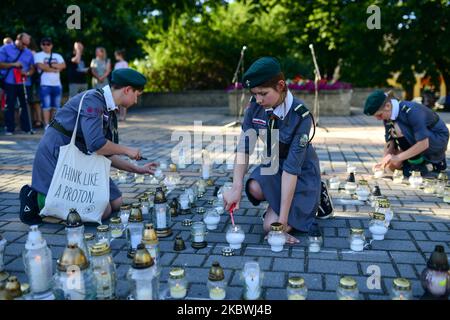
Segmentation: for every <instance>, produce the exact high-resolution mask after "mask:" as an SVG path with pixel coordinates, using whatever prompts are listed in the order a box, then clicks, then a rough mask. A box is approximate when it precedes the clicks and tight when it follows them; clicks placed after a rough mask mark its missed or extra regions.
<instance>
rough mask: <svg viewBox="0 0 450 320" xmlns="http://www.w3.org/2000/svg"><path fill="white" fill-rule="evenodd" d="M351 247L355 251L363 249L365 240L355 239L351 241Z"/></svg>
mask: <svg viewBox="0 0 450 320" xmlns="http://www.w3.org/2000/svg"><path fill="white" fill-rule="evenodd" d="M350 249H352V250H353V251H363V250H364V240H362V239H353V240H352V241H351V243H350Z"/></svg>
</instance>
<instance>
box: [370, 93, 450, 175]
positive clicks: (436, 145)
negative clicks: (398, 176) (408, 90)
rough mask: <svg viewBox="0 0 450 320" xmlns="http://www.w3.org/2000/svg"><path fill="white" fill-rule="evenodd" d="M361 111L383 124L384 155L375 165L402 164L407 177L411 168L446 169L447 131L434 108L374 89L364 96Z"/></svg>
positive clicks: (426, 171) (431, 172) (425, 171)
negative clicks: (381, 121)
mask: <svg viewBox="0 0 450 320" xmlns="http://www.w3.org/2000/svg"><path fill="white" fill-rule="evenodd" d="M364 113H365V114H366V115H371V116H372V115H373V116H375V118H377V119H378V120H383V123H384V126H385V140H386V146H385V149H384V158H383V159H382V161H381V162H380V163H378V164H376V165H375V167H383V168H384V167H385V166H387V167H388V168H389V169H391V170H394V169H400V168H403V174H404V175H405V176H407V177H409V176H410V175H411V171H420V172H421V173H422V175H424V176H427V175H428V176H430V175H431V176H432V175H436V174H437V173H439V172H440V171H443V170H446V169H447V162H446V159H445V151H446V150H447V144H448V138H449V131H448V128H447V126H446V125H445V123H444V121H442V119H440V118H439V116H438V115H437V114H436V112H434V111H433V110H431V109H429V108H427V107H426V106H424V105H422V104H420V103H416V102H409V101H399V100H398V99H396V98H395V97H394V95H393V94H392V92H389V93H386V94H385V93H384V92H383V91H381V90H376V91H374V92H373V93H371V94H370V95H369V97H368V98H367V100H366V103H365V106H364Z"/></svg>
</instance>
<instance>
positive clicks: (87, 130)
mask: <svg viewBox="0 0 450 320" xmlns="http://www.w3.org/2000/svg"><path fill="white" fill-rule="evenodd" d="M84 93H85V92H82V93H79V94H77V95H76V96H74V97H73V98H71V99H70V100H69V101H68V102H67V103H66V104H65V105H64V107H63V108H61V109H58V111H57V112H56V115H55V119H54V121H52V124H51V125H50V126H49V127H48V128H47V130H46V131H45V134H44V136H43V137H42V139H41V141H40V142H39V146H38V149H37V151H36V156H35V158H34V163H33V172H32V188H33V189H34V190H36V191H37V192H39V193H42V194H44V195H46V194H47V192H48V189H49V187H50V183H51V181H52V177H53V173H54V171H55V168H56V163H57V161H58V155H59V148H60V147H61V146H64V145H66V144H69V142H70V138H71V135H72V132H73V129H74V126H75V121H76V118H77V114H78V107H79V104H80V100H81V98H82V96H83V94H84ZM116 109H117V107H116V105H115V104H114V99H113V97H112V93H111V89H110V88H109V86H105V87H103V88H102V89H101V90H88V91H87V94H86V96H85V97H84V101H83V105H82V106H81V111H80V119H79V121H78V129H77V138H76V141H75V144H76V146H77V147H78V148H79V149H80V150H81V151H82V152H84V153H93V152H95V151H97V150H99V149H100V148H102V147H103V146H104V145H105V144H106V141H107V140H110V141H112V142H114V143H118V140H119V138H118V133H117V118H116V115H115V110H116ZM61 127H62V130H61ZM64 130H65V131H66V132H65V133H63V132H61V131H64ZM109 182H110V200H115V199H117V198H118V197H120V196H121V192H120V191H119V189H118V188H117V186H116V185H115V184H114V182H113V181H112V180H111V179H110V181H109Z"/></svg>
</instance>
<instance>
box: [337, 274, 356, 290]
mask: <svg viewBox="0 0 450 320" xmlns="http://www.w3.org/2000/svg"><path fill="white" fill-rule="evenodd" d="M339 287H341V288H343V289H349V290H354V289H356V288H357V284H356V281H355V279H353V278H352V277H348V276H344V277H341V279H340V280H339Z"/></svg>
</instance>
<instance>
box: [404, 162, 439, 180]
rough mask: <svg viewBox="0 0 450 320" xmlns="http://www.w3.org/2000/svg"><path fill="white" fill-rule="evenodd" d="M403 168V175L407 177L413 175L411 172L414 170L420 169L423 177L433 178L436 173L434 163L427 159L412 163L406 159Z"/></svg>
mask: <svg viewBox="0 0 450 320" xmlns="http://www.w3.org/2000/svg"><path fill="white" fill-rule="evenodd" d="M402 169H403V175H404V176H405V177H406V178H409V177H410V176H411V172H413V171H419V172H420V175H421V176H422V177H423V178H432V177H434V176H435V174H433V164H431V163H427V162H425V161H424V162H422V163H421V164H411V163H409V162H408V161H404V162H403V168H402Z"/></svg>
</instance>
